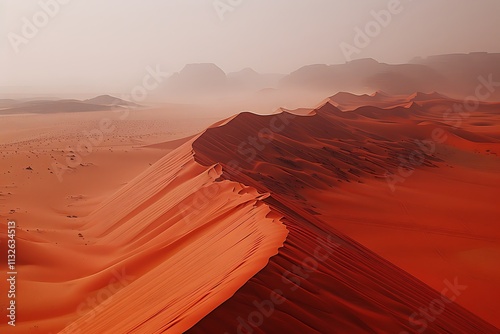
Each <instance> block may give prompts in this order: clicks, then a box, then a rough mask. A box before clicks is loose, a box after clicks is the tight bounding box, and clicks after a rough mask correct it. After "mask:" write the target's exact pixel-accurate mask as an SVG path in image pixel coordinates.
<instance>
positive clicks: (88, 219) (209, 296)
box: [1, 93, 500, 333]
mask: <svg viewBox="0 0 500 334" xmlns="http://www.w3.org/2000/svg"><path fill="white" fill-rule="evenodd" d="M374 99H375V100H376V102H377V103H373V104H375V105H370V103H371V102H370V101H372V100H374ZM391 99H392V104H391ZM454 103H457V101H455V100H451V99H448V98H446V97H444V96H442V95H440V94H422V93H418V94H414V95H411V96H405V97H403V96H397V97H390V96H389V95H387V94H383V93H378V94H374V95H372V96H371V97H370V96H355V95H342V94H341V95H337V97H336V98H335V97H332V98H330V99H328V100H326V101H325V102H324V103H322V104H321V105H320V106H319V107H318V108H315V109H311V110H309V111H308V110H307V109H300V110H298V111H297V114H294V113H293V111H282V112H280V113H277V114H274V115H268V116H261V115H255V114H252V113H249V112H244V113H240V114H237V115H235V116H233V117H231V118H228V119H225V120H222V121H219V122H217V123H215V124H214V125H212V126H211V127H209V128H207V129H206V130H205V131H203V132H202V133H200V134H198V135H196V136H194V137H193V136H191V137H189V138H188V139H185V140H178V138H171V140H165V138H163V139H162V140H157V142H156V143H155V142H154V141H153V140H149V139H151V138H149V139H148V140H146V139H144V140H143V142H142V145H140V147H135V150H132V148H131V147H129V146H126V147H124V148H123V150H132V152H130V155H128V159H127V155H126V154H125V152H123V153H122V154H123V160H120V161H117V162H116V164H111V165H109V160H107V159H109V158H107V155H109V154H112V153H110V152H108V153H106V152H105V151H104V150H103V148H101V150H98V153H96V155H95V156H91V161H90V162H92V163H94V164H95V166H94V167H89V168H93V176H92V178H93V180H97V181H95V183H93V184H89V183H88V182H86V181H85V180H89V179H88V178H85V176H87V177H90V176H89V175H90V174H84V173H85V172H84V170H83V167H80V168H77V170H76V171H72V172H70V173H68V179H67V181H64V182H69V183H67V184H66V187H67V186H68V185H69V184H71V187H72V190H73V195H71V196H69V197H68V198H67V200H66V201H67V202H65V203H70V204H68V207H65V208H64V211H63V209H62V208H61V207H60V206H59V207H58V206H57V205H56V203H57V201H58V199H59V198H60V197H62V196H64V191H63V190H62V189H63V188H62V187H61V188H58V187H54V190H55V191H54V193H53V194H51V195H47V196H41V195H40V194H33V195H32V196H31V200H28V199H27V200H26V202H25V203H21V204H22V205H20V206H24V207H25V208H26V210H25V211H26V212H21V211H22V210H20V212H15V213H13V214H11V215H10V216H9V214H8V213H6V214H5V217H9V218H10V217H15V218H16V219H17V220H18V221H19V222H20V225H21V228H20V229H19V235H18V240H19V249H20V253H21V254H24V255H23V257H21V258H20V260H19V261H20V263H19V272H21V273H23V275H22V276H20V280H21V281H20V288H19V290H20V291H23V294H22V295H21V296H20V302H19V304H20V305H21V306H20V309H19V314H20V316H19V328H18V329H19V331H18V332H19V333H36V332H37V331H38V332H42V333H47V332H50V331H52V332H53V333H56V332H61V333H161V332H167V333H182V332H187V333H275V332H287V333H337V332H338V333H367V332H372V333H373V332H375V333H411V332H416V331H418V330H425V331H426V332H427V333H449V332H452V333H498V328H496V327H495V326H498V325H499V322H498V319H497V318H496V316H495V309H494V305H495V302H496V300H498V298H499V297H500V293H499V292H500V290H499V289H498V287H497V285H496V283H497V282H498V281H499V279H500V272H499V271H498V270H497V269H496V267H497V266H496V263H498V255H499V254H500V247H499V241H500V232H499V229H498V226H497V217H498V215H499V213H500V211H499V209H498V206H497V205H496V198H497V197H498V194H499V193H498V189H500V188H499V186H500V180H499V179H498V176H497V173H498V170H499V167H500V160H499V157H498V154H499V153H500V135H499V130H500V117H499V116H498V115H499V113H498V112H499V110H500V104H496V103H491V102H490V103H480V104H479V106H478V108H477V110H475V112H474V113H471V114H470V115H468V117H462V118H461V119H460V124H458V122H457V118H456V117H455V118H450V117H444V115H446V113H447V112H448V111H449V108H450V106H453V104H454ZM334 104H335V105H337V106H339V107H340V106H342V108H343V109H344V110H340V109H338V108H337V107H335V105H334ZM358 104H359V105H358ZM462 116H463V114H462ZM155 138H157V137H155ZM158 142H160V143H159V144H158ZM108 149H109V148H108ZM113 149H115V148H113ZM99 152H100V153H99ZM134 152H135V153H134ZM127 153H128V152H127ZM113 154H116V153H113ZM15 156H16V155H13V156H6V157H5V158H4V159H5V161H6V162H8V163H12V164H15V159H14V157H15ZM98 157H99V158H98ZM26 159H27V158H26ZM30 159H32V158H30ZM33 159H34V158H33ZM92 159H94V160H92ZM144 159H147V160H148V161H147V162H145V161H144ZM49 161H50V159H49ZM122 161H123V162H122ZM128 162H130V164H131V165H130V166H127V168H124V167H125V164H126V163H128ZM23 163H24V161H23ZM120 164H121V167H122V169H124V170H128V172H121V173H118V169H120V168H119V166H120ZM149 164H151V165H149ZM33 166H35V167H36V168H34V169H33V171H38V169H39V168H38V165H35V164H33ZM105 166H114V169H110V168H105ZM40 170H41V168H40ZM33 171H23V172H28V173H30V172H33ZM16 173H21V172H20V171H16ZM134 173H135V174H134ZM19 175H20V174H19ZM30 175H31V176H33V177H34V175H32V174H30ZM9 177H10V180H11V182H12V180H14V182H13V185H12V187H11V188H8V186H9V185H10V184H9V183H5V185H4V189H2V194H3V195H4V196H14V199H15V198H16V197H15V196H19V194H20V193H22V194H23V196H27V194H25V193H23V191H25V190H23V189H26V186H24V188H23V187H21V186H20V185H19V184H16V182H19V180H20V179H19V177H20V176H17V177H18V178H16V177H13V176H9ZM52 177H53V178H54V176H52ZM42 180H43V179H42ZM34 182H35V181H34ZM34 184H35V185H37V188H36V189H42V187H43V185H44V183H43V182H42V181H36V182H35V183H34ZM17 187H19V188H17ZM64 189H66V188H64ZM84 190H85V191H84ZM7 193H10V195H8V194H7ZM17 198H18V197H17ZM26 198H30V197H26ZM6 201H7V203H8V204H11V203H15V201H14V200H12V199H6ZM37 201H38V202H39V204H36V203H35V202H37ZM4 203H5V202H4ZM78 203H80V204H78ZM47 204H50V205H47ZM44 208H45V209H44ZM47 208H49V209H47ZM2 214H3V213H2ZM73 216H75V217H74V218H71V217H73ZM35 217H37V218H35ZM29 220H31V221H32V222H31V223H24V222H28V221H29ZM23 225H24V226H23ZM28 225H29V226H28ZM3 233H4V232H3V231H2V235H1V236H2V244H4V242H3V241H4V240H3V239H4V238H5V235H4V234H3ZM68 268H71V270H69V269H68ZM34 294H36V295H37V298H36V299H35V300H33V298H32V296H33V295H34ZM28 301H29V303H28ZM48 305H50V307H48ZM436 309H437V310H438V311H436ZM422 310H424V311H422Z"/></svg>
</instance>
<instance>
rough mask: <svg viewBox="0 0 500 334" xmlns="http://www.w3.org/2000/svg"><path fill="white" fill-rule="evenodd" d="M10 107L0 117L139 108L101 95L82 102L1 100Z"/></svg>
mask: <svg viewBox="0 0 500 334" xmlns="http://www.w3.org/2000/svg"><path fill="white" fill-rule="evenodd" d="M2 101H6V102H4V103H5V105H7V103H8V106H7V107H5V108H4V109H0V115H9V114H52V113H65V112H87V111H103V110H112V109H119V108H125V107H127V108H130V107H134V108H135V107H139V105H138V104H135V103H133V102H128V101H125V100H122V99H119V98H116V97H113V96H109V95H101V96H97V97H95V98H92V99H88V100H84V101H80V100H55V101H54V100H35V101H28V102H21V101H16V100H0V105H1V103H2Z"/></svg>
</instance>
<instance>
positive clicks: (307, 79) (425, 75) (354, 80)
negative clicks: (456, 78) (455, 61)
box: [281, 59, 443, 94]
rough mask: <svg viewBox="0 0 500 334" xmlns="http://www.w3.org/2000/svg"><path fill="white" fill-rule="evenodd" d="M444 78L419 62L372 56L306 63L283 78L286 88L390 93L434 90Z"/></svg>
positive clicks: (331, 91) (330, 91)
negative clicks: (342, 61)
mask: <svg viewBox="0 0 500 334" xmlns="http://www.w3.org/2000/svg"><path fill="white" fill-rule="evenodd" d="M442 81H443V78H442V77H441V76H440V75H439V74H438V73H437V72H436V71H434V70H432V69H430V68H428V67H426V66H423V65H417V64H403V65H389V64H383V63H379V62H377V61H375V60H373V59H360V60H355V61H351V62H348V63H346V64H342V65H324V64H316V65H310V66H304V67H302V68H300V69H299V70H297V71H295V72H292V73H291V74H290V75H288V76H286V77H285V78H283V80H282V81H281V87H282V88H284V89H301V88H303V89H311V90H319V91H322V92H326V93H333V92H335V91H350V92H366V91H377V90H383V91H385V92H387V93H389V94H411V93H412V92H415V91H418V90H422V89H419V88H420V87H422V86H425V87H426V89H425V90H429V89H431V90H435V89H433V88H434V87H436V88H438V87H439V83H441V82H442Z"/></svg>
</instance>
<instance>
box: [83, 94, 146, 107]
mask: <svg viewBox="0 0 500 334" xmlns="http://www.w3.org/2000/svg"><path fill="white" fill-rule="evenodd" d="M83 102H85V103H90V104H98V105H103V106H120V107H140V105H139V104H137V103H133V102H129V101H125V100H122V99H119V98H117V97H114V96H110V95H99V96H97V97H94V98H92V99H88V100H85V101H83Z"/></svg>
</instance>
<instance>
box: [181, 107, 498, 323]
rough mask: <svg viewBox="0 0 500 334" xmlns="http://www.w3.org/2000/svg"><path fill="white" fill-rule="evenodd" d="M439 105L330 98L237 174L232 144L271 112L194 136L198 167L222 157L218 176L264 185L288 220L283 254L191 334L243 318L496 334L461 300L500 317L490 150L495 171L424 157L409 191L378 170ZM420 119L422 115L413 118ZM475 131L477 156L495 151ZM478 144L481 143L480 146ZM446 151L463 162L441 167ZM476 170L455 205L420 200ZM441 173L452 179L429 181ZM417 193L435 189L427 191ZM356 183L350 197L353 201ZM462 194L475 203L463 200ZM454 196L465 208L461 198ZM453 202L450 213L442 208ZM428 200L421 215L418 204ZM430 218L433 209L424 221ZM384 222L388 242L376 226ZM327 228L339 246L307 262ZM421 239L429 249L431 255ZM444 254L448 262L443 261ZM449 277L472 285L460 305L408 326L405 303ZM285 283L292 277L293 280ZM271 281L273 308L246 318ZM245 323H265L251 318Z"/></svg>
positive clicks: (431, 119) (424, 303) (432, 118)
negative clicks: (395, 189) (386, 105)
mask: <svg viewBox="0 0 500 334" xmlns="http://www.w3.org/2000/svg"><path fill="white" fill-rule="evenodd" d="M497 106H498V105H497ZM437 114H438V113H431V112H429V113H426V112H425V110H423V109H421V108H418V107H417V106H416V105H415V106H413V107H412V108H409V109H407V108H402V107H396V108H394V109H391V110H388V111H387V110H382V109H378V108H373V107H364V108H362V109H361V110H359V109H358V110H356V111H355V112H353V113H342V112H340V111H339V110H338V109H335V108H334V107H333V106H332V105H330V104H326V105H324V106H323V107H321V108H319V109H318V110H316V111H315V113H314V116H309V117H298V116H297V117H295V118H293V119H292V120H291V121H290V124H289V125H288V126H287V127H286V129H285V130H284V131H283V132H281V133H279V134H274V139H273V141H272V142H271V143H270V144H268V145H265V147H264V148H263V149H262V150H261V151H259V150H255V153H256V156H255V158H254V159H253V160H251V161H250V162H245V161H244V159H243V160H242V159H240V164H239V167H240V168H241V169H242V172H232V170H233V169H234V167H231V166H232V165H234V162H231V161H233V160H234V155H235V154H234V152H235V151H237V150H238V145H239V143H241V142H244V141H245V140H246V138H248V137H249V136H254V135H255V134H256V133H258V132H259V131H260V129H263V128H266V127H269V124H270V122H271V119H272V118H271V116H267V117H263V116H255V115H252V114H248V113H247V114H240V115H239V117H237V118H235V119H233V120H232V121H231V122H230V123H229V124H227V125H226V126H225V127H221V128H214V129H209V130H208V131H207V132H206V133H205V134H204V135H203V136H201V137H200V138H199V139H197V140H196V141H195V142H194V143H193V147H194V149H195V152H196V155H195V156H196V158H197V160H198V161H200V162H201V163H203V164H205V165H208V164H211V163H213V162H214V161H218V162H219V163H221V165H222V166H223V170H225V171H226V172H225V173H223V176H224V177H225V178H227V179H231V180H238V181H240V182H243V183H245V184H248V185H252V186H253V187H255V188H257V189H258V190H259V191H262V192H270V193H271V194H272V195H271V197H270V198H268V199H266V202H268V203H269V204H270V205H271V206H272V207H273V208H275V209H276V210H277V211H279V212H280V213H281V214H283V215H284V216H285V217H286V220H285V224H286V225H287V228H288V229H289V231H290V232H289V235H288V237H287V240H286V243H285V247H284V248H282V249H281V250H280V253H279V255H277V256H275V257H273V258H271V261H270V263H269V265H268V266H267V267H266V268H265V269H264V270H263V271H261V272H259V274H257V275H256V276H255V277H254V278H252V279H251V280H250V281H249V282H248V283H247V284H246V285H245V286H244V287H243V288H242V289H240V290H239V291H238V293H237V294H236V295H235V296H233V297H232V298H231V299H230V300H228V301H227V302H226V303H224V304H223V305H221V306H220V307H219V308H217V309H216V310H215V311H214V312H212V313H211V314H210V315H209V316H207V317H206V318H204V319H203V320H202V321H201V322H200V323H198V324H197V325H196V326H195V327H194V328H193V329H192V330H191V331H190V333H204V332H207V331H214V329H217V330H220V332H223V331H225V330H227V332H230V333H236V332H237V328H238V326H240V327H239V328H240V330H241V332H243V333H246V331H245V328H246V330H247V332H248V331H250V330H251V331H252V332H254V333H271V332H276V331H286V332H297V333H299V332H302V333H306V332H307V333H309V332H319V333H328V332H332V331H334V332H341V333H357V332H359V333H364V332H389V333H397V332H398V331H404V330H406V331H409V332H413V331H416V330H417V329H420V328H423V327H424V326H425V328H426V329H427V331H428V332H429V333H444V332H452V333H479V332H481V333H497V332H498V329H496V328H495V327H493V326H491V325H489V324H487V323H486V322H484V321H483V320H481V319H480V318H478V317H477V316H475V315H473V314H472V313H470V312H469V311H467V310H466V309H464V308H462V307H461V306H459V304H461V305H464V306H466V307H467V308H469V309H471V310H473V311H474V312H475V313H476V314H478V315H480V316H482V317H484V318H487V319H488V320H489V321H491V322H495V323H496V324H498V320H497V318H496V317H495V311H494V310H495V308H493V306H494V305H495V303H496V301H497V300H498V297H500V294H499V291H500V290H499V289H498V287H497V285H496V282H498V280H499V279H500V272H498V271H497V270H494V269H493V268H495V266H496V265H495V263H496V261H497V260H498V257H497V256H498V254H499V251H500V247H499V246H498V241H499V240H500V231H499V229H498V227H497V226H496V219H495V217H497V216H498V213H499V209H498V208H497V206H496V205H495V199H494V198H495V196H494V195H498V186H499V180H498V178H497V176H496V171H498V167H499V166H500V162H499V161H498V157H496V156H494V157H481V158H478V163H479V164H480V165H479V166H481V164H482V163H484V161H483V160H482V159H484V160H486V161H488V163H489V164H490V168H489V169H488V170H485V171H477V172H474V171H471V170H470V166H463V167H461V166H460V165H461V164H460V161H456V160H455V159H454V158H453V157H449V156H448V155H447V154H438V153H441V152H436V154H431V155H429V156H427V157H426V160H425V162H424V163H423V165H422V167H423V168H424V170H425V172H422V173H424V174H423V176H424V177H422V176H421V177H419V183H418V182H417V183H416V184H415V182H414V183H413V187H405V189H404V193H403V195H402V196H401V197H399V196H400V195H399V194H398V193H396V194H392V193H391V192H390V191H389V188H388V187H387V184H386V182H385V180H384V173H385V171H394V170H395V169H397V167H398V159H397V157H396V156H394V154H395V152H399V153H400V154H402V155H403V156H404V155H408V154H410V153H411V152H412V150H416V149H418V148H416V147H415V146H414V145H415V143H414V142H413V139H421V140H425V139H426V138H427V137H428V136H429V135H430V133H431V132H432V130H433V129H434V128H435V127H436V125H435V124H441V123H440V119H438V118H437V117H436V116H437ZM478 114H479V113H478ZM425 115H427V116H425ZM477 116H479V115H476V117H477ZM482 116H483V117H485V118H486V119H491V118H494V119H496V123H497V124H498V117H493V115H490V114H488V112H486V113H483V115H482ZM424 119H425V120H426V121H427V122H428V123H427V124H426V125H421V124H422V120H424ZM441 125H442V124H441ZM444 128H445V129H444V130H443V131H446V132H447V133H449V134H450V136H453V135H454V136H457V130H454V129H452V128H451V127H444ZM484 139H488V141H486V142H485V143H484V146H483V147H482V149H483V152H484V149H485V148H487V147H488V148H490V149H491V150H493V151H495V152H498V150H499V148H500V145H499V142H498V140H495V139H492V138H484ZM463 141H467V140H463ZM221 143H224V144H223V145H221ZM475 144H477V145H476V146H475V147H476V149H477V148H480V147H481V145H482V144H479V143H475ZM473 146H474V145H473ZM458 149H459V150H463V152H461V153H457V154H469V153H470V148H469V147H468V146H467V145H464V146H462V147H459V148H458ZM444 158H450V161H449V162H450V163H453V164H454V165H457V166H459V167H461V168H460V169H459V168H457V169H455V170H450V169H449V168H445V166H446V163H447V162H446V161H443V159H444ZM454 160H455V161H454ZM495 166H496V169H495V168H494V167H495ZM429 173H435V174H438V176H432V174H431V176H432V177H429V178H428V180H426V179H425V176H428V175H429ZM478 173H481V174H483V178H482V180H481V181H479V183H480V184H481V185H478V186H477V187H476V188H477V192H476V190H474V192H471V193H470V194H469V196H467V195H463V194H462V195H461V196H460V198H457V199H456V201H455V200H454V199H453V198H449V199H447V200H443V199H441V197H438V196H434V197H431V198H429V196H431V195H430V194H433V192H436V193H437V192H438V191H439V190H442V189H441V188H439V187H451V186H453V188H451V189H450V191H447V189H446V188H445V191H444V193H449V194H451V195H453V193H456V192H457V191H459V190H460V191H461V192H463V191H467V190H468V189H469V188H468V185H469V183H470V182H473V183H474V182H478V181H477V180H475V179H474V177H475V176H476V175H477V174H478ZM417 175H418V174H417ZM439 175H441V176H439ZM440 177H447V178H448V179H451V181H450V180H448V183H446V182H441V183H437V180H439V179H440ZM467 177H469V181H466V182H457V181H455V182H454V181H453V179H454V178H458V179H459V180H460V181H462V180H464V181H465V180H466V179H467ZM422 179H423V180H422ZM434 182H436V183H434ZM483 182H485V183H484V184H483ZM433 183H434V184H433ZM481 191H483V192H484V193H482V194H481ZM426 192H430V194H428V195H425V194H426ZM352 193H353V194H354V196H352V197H349V196H350V195H352ZM358 193H361V194H364V196H360V195H358ZM478 195H481V197H480V198H481V200H484V199H487V198H489V200H486V201H484V202H481V201H480V200H478V199H475V196H478ZM371 197H374V199H372V198H371ZM357 200H359V202H357ZM403 201H404V202H405V203H408V207H409V208H410V209H411V210H412V213H414V212H415V218H412V217H411V216H410V212H408V211H407V210H408V208H406V207H405V206H406V204H404V202H403ZM468 201H470V202H469V203H470V206H471V207H470V208H467V206H466V205H467V202H468ZM402 203H403V204H402ZM458 203H460V204H461V205H462V206H461V207H458V208H456V207H455V206H456V205H457V204H458ZM401 205H403V207H404V210H401ZM452 209H454V210H456V211H457V212H456V213H455V214H453V215H451V216H446V215H443V212H446V210H452ZM415 210H417V211H415ZM426 210H429V212H424V213H422V212H421V211H426ZM391 211H392V212H391ZM419 211H420V212H421V213H419ZM465 212H467V213H476V215H471V216H470V218H472V219H474V218H476V219H477V220H474V221H467V224H465V223H464V222H462V221H460V220H459V219H458V217H459V216H460V214H464V213H465ZM474 216H476V217H474ZM429 218H433V219H432V220H430V221H428V220H426V219H429ZM360 224H367V225H369V226H370V228H371V231H372V233H373V234H369V235H367V234H366V232H364V231H363V229H364V225H360ZM458 224H460V225H458ZM462 224H464V225H462ZM457 225H458V226H457ZM387 226H389V228H390V230H389V232H390V238H388V237H387V236H386V235H385V234H386V231H387ZM343 230H344V231H346V232H348V233H349V236H351V237H353V238H354V239H358V240H359V241H362V242H363V243H364V244H365V245H369V246H371V247H370V250H369V249H367V248H365V247H363V246H361V245H360V244H358V243H357V242H355V241H354V240H352V239H351V238H349V237H347V236H346V235H345V234H343V233H341V232H340V231H343ZM328 236H330V237H331V238H332V241H333V242H335V243H337V244H338V245H339V246H338V247H332V245H329V246H325V248H324V249H325V251H327V250H328V251H329V252H331V255H330V257H329V258H328V259H327V260H326V261H324V262H320V263H319V264H318V268H317V269H316V270H312V269H311V268H310V267H308V266H311V262H308V263H307V260H308V259H311V258H314V251H315V249H316V248H315V247H316V246H317V245H318V238H319V239H321V240H322V243H325V240H326V238H328ZM429 238H432V241H429V240H428V239H429ZM326 244H328V243H326ZM401 244H403V245H404V247H401V248H400V250H401V251H399V249H398V248H397V247H399V246H401ZM429 247H435V249H433V252H431V253H430V254H429V253H427V250H428V248H429ZM372 251H376V252H383V253H384V255H386V258H387V259H389V260H392V261H394V260H397V261H396V262H397V263H398V264H399V265H400V266H403V265H404V269H406V270H407V272H408V273H410V274H412V275H414V276H418V277H420V278H421V279H424V280H425V281H426V282H428V283H429V284H432V287H434V289H435V290H433V289H432V288H430V287H429V286H428V285H426V284H424V283H423V282H422V281H419V280H417V279H415V278H414V277H412V276H410V275H409V274H408V273H407V272H404V271H403V270H401V269H400V268H397V267H395V266H394V265H393V264H391V263H389V262H387V261H386V260H384V259H382V258H380V257H378V256H377V255H376V254H375V253H373V252H372ZM421 251H422V254H419V252H421ZM403 252H404V253H403ZM443 253H444V254H446V255H448V256H449V258H446V259H441V257H443V258H444V256H445V255H443ZM467 254H469V255H467ZM477 256H480V257H483V258H482V261H484V263H483V264H482V265H481V269H480V270H478V269H479V268H477V265H475V264H474V263H473V261H474V258H475V257H477ZM436 258H437V260H436ZM305 260H306V263H304V262H303V261H305ZM440 260H442V261H440ZM478 260H479V259H478ZM471 261H472V262H471ZM443 264H444V267H441V268H439V266H443ZM461 267H462V268H461ZM294 268H295V271H294ZM436 269H440V270H437V271H436ZM488 269H489V270H488ZM290 272H293V273H292V274H290ZM459 274H460V275H459ZM457 276H458V278H459V280H458V281H459V282H460V283H461V284H465V285H467V286H468V289H469V295H467V294H465V293H464V296H462V297H460V298H458V299H457V302H458V304H455V303H454V304H449V305H448V306H446V308H445V309H444V311H443V313H442V314H440V315H439V316H438V317H436V319H435V320H434V321H428V320H425V318H423V319H424V320H423V321H425V322H422V323H420V324H419V323H413V324H410V323H409V319H408V318H409V316H410V315H411V314H412V313H413V312H415V311H416V310H418V309H420V308H428V306H429V304H430V303H432V302H433V300H435V299H436V298H439V294H438V293H437V292H436V291H441V290H442V289H443V288H445V287H446V285H445V283H444V280H445V279H448V280H453V279H455V277H457ZM283 277H285V279H283ZM294 281H295V282H298V285H300V287H296V286H294V285H293V284H292V282H294ZM273 289H278V290H279V291H281V292H283V295H284V296H285V297H286V301H285V302H283V303H282V304H279V305H278V304H276V303H275V304H274V305H273V307H274V309H275V311H274V313H273V315H272V316H270V317H269V318H265V319H264V320H263V321H259V317H254V318H251V316H252V314H253V315H254V316H255V311H256V310H259V309H258V307H257V306H255V305H253V304H252V303H253V302H254V301H256V302H257V303H260V302H261V301H263V300H268V299H269V293H270V291H271V290H273ZM471 291H472V292H473V293H475V294H472V293H471ZM479 296H480V298H479V299H478V298H477V297H479ZM228 315H229V316H228ZM249 316H250V318H249ZM242 319H243V320H242ZM418 319H421V317H418ZM249 321H254V323H255V322H257V323H258V324H260V326H259V327H258V328H254V327H247V326H249V325H248V323H249ZM261 322H262V324H261ZM243 323H245V324H243Z"/></svg>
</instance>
